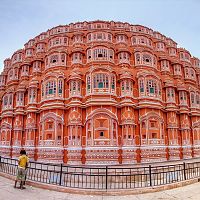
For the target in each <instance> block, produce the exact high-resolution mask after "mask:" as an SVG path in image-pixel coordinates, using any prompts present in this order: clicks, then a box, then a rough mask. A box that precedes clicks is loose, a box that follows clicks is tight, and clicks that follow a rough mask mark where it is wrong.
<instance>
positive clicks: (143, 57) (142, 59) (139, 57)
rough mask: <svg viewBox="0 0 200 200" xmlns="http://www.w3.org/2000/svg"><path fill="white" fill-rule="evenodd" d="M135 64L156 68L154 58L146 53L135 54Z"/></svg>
mask: <svg viewBox="0 0 200 200" xmlns="http://www.w3.org/2000/svg"><path fill="white" fill-rule="evenodd" d="M135 64H136V65H145V66H150V67H155V68H156V67H157V66H156V57H155V56H154V55H152V54H150V53H148V52H142V53H141V52H137V53H135Z"/></svg>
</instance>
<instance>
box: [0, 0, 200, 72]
mask: <svg viewBox="0 0 200 200" xmlns="http://www.w3.org/2000/svg"><path fill="white" fill-rule="evenodd" d="M97 19H100V20H114V21H122V22H129V23H130V24H141V25H144V26H147V27H149V28H152V29H153V30H156V31H159V32H160V33H162V34H164V35H166V36H167V37H171V38H172V39H173V40H174V41H176V42H177V43H178V44H179V46H181V47H184V48H186V49H187V50H189V51H190V52H191V54H192V55H193V56H195V57H199V58H200V1H199V0H0V27H1V28H0V71H2V68H3V60H4V59H5V58H7V57H11V56H12V54H13V53H14V51H16V50H18V49H20V48H23V46H24V44H25V43H26V42H27V41H28V40H29V39H31V38H33V37H35V36H36V35H38V34H40V33H41V32H44V31H46V30H48V29H50V28H52V27H54V26H57V25H61V24H69V23H71V22H78V21H93V20H97Z"/></svg>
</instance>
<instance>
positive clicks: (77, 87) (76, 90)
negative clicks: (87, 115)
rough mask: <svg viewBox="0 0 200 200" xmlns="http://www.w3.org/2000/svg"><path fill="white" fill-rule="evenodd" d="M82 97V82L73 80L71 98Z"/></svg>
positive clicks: (71, 82)
mask: <svg viewBox="0 0 200 200" xmlns="http://www.w3.org/2000/svg"><path fill="white" fill-rule="evenodd" d="M80 95H81V81H80V80H71V81H70V96H80Z"/></svg>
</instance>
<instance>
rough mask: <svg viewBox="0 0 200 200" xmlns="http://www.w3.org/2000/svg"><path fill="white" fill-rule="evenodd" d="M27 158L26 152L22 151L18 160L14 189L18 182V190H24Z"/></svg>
mask: <svg viewBox="0 0 200 200" xmlns="http://www.w3.org/2000/svg"><path fill="white" fill-rule="evenodd" d="M28 163H29V158H28V156H27V155H26V151H25V150H24V149H22V150H21V151H20V156H19V159H18V170H17V177H16V179H15V185H14V188H16V187H17V182H18V181H20V189H24V188H25V187H24V186H23V185H25V177H26V169H27V167H28Z"/></svg>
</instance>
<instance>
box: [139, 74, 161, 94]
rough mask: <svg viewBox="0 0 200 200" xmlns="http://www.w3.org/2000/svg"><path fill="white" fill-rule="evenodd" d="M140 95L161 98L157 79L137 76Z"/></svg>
mask: <svg viewBox="0 0 200 200" xmlns="http://www.w3.org/2000/svg"><path fill="white" fill-rule="evenodd" d="M138 85H139V91H140V96H141V97H144V96H149V97H156V98H161V85H160V82H159V80H157V79H154V78H142V77H141V78H139V80H138Z"/></svg>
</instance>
